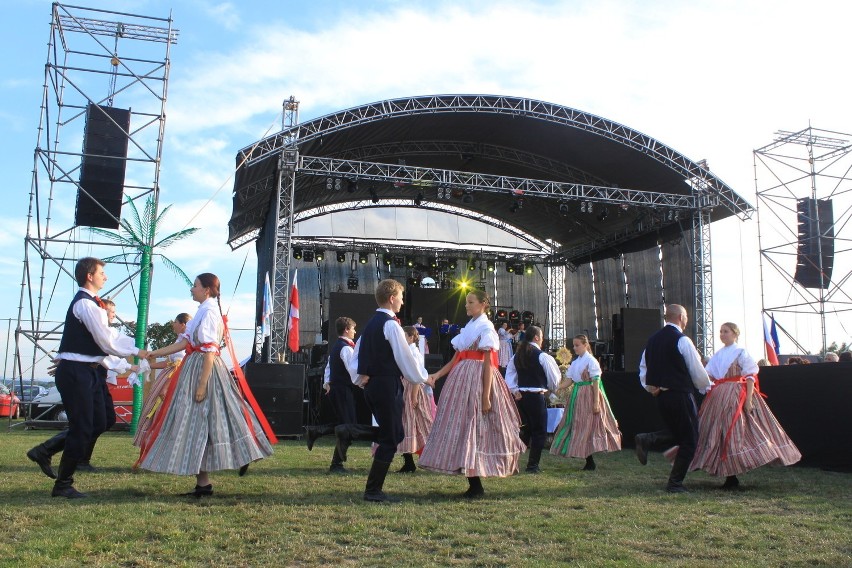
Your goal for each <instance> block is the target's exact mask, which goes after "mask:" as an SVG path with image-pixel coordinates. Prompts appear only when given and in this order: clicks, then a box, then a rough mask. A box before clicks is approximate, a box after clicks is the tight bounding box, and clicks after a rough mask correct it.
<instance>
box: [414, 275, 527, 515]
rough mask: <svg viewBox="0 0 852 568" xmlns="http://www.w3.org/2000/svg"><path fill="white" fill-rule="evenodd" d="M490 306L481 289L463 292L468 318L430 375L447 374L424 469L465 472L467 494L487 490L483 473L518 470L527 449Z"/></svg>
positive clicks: (493, 474) (478, 494) (470, 496)
mask: <svg viewBox="0 0 852 568" xmlns="http://www.w3.org/2000/svg"><path fill="white" fill-rule="evenodd" d="M489 305H490V301H489V299H488V295H487V294H485V292H483V291H481V290H476V291H474V292H471V293H470V294H468V295H467V298H466V301H465V308H466V310H467V315H468V316H470V317H471V320H470V322H468V324H467V325H466V326H465V327H464V328H462V330H461V332H460V333H459V334H458V335H457V336H456V337H454V338H453V341H452V343H453V347H454V348H455V349H456V354H455V356H454V357H453V359H452V360H451V361H450V362H449V363H447V364H446V365H444V366H443V367H442V368H441V370H439V371H438V372H437V373H435V374H434V375H432V376H431V377H430V378H432V379H434V380H437V379H439V378H441V377H443V376H445V375H447V374H449V376H448V377H447V380H446V383H445V384H444V387H443V389H442V390H441V396H440V397H439V398H438V413H437V415H436V416H435V422H434V423H433V424H432V432H431V433H430V434H429V440H428V441H427V442H426V447H425V448H424V449H423V453H422V454H421V455H420V467H422V468H424V469H428V470H432V471H437V472H439V473H447V474H457V475H464V476H465V477H467V480H468V484H469V488H468V490H467V491H466V492H465V493H464V494H463V495H462V496H463V497H465V498H468V499H475V498H478V497H481V496H482V495H484V494H485V491H484V490H483V488H482V481H481V479H480V478H481V477H506V476H509V475H512V474H514V473H516V472H517V471H518V459H519V456H520V454H521V453H522V452H523V451H524V450H525V449H526V446H524V443H523V442H522V441H521V439H520V437H519V436H518V431H519V429H520V422H521V420H520V416H519V415H518V409H517V407H516V406H515V403H514V401H513V400H512V396H511V394H510V393H509V389H508V388H507V387H506V381H504V380H503V377H502V376H501V375H500V372H499V370H498V369H497V350H498V349H499V339H498V337H497V332H496V331H495V330H494V326H493V325H492V324H491V322H490V321H489V320H488V316H487V315H486V313H485V312H486V310H487V309H488V307H489Z"/></svg>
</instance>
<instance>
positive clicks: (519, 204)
mask: <svg viewBox="0 0 852 568" xmlns="http://www.w3.org/2000/svg"><path fill="white" fill-rule="evenodd" d="M523 208H524V198H523V197H516V198H515V202H514V203H512V206H511V207H509V211H511V212H512V213H515V212H517V211H518V209H523Z"/></svg>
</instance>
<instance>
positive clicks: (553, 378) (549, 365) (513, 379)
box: [506, 351, 559, 393]
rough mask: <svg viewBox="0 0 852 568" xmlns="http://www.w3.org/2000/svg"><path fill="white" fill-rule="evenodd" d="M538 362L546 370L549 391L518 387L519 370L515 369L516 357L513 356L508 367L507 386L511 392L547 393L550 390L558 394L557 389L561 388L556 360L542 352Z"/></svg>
mask: <svg viewBox="0 0 852 568" xmlns="http://www.w3.org/2000/svg"><path fill="white" fill-rule="evenodd" d="M538 362H539V363H540V364H541V366H542V367H543V368H544V374H545V376H546V377H547V389H540V388H538V387H518V369H517V368H516V367H515V356H514V355H513V356H512V358H511V359H510V360H509V365H508V366H507V367H506V386H507V387H509V391H510V392H512V393H515V392H518V391H526V392H545V391H548V390H549V391H550V392H556V387H558V386H559V365H557V364H556V359H554V358H553V357H551V356H550V354H549V353H545V352H544V351H542V352H541V353H539V355H538Z"/></svg>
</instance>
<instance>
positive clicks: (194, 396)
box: [138, 272, 272, 498]
mask: <svg viewBox="0 0 852 568" xmlns="http://www.w3.org/2000/svg"><path fill="white" fill-rule="evenodd" d="M190 293H191V294H192V299H193V300H195V301H196V302H198V303H199V304H200V305H199V306H198V311H197V312H196V314H195V317H194V318H192V319H191V320H190V321H189V322H188V323H187V326H186V332H185V333H184V334H183V335H181V337H180V339H179V341H178V342H177V343H175V344H173V345H169V346H167V347H162V348H160V349H157V350H155V351H152V352H151V354H150V355H149V356H150V357H164V356H166V355H170V354H172V353H177V352H178V351H180V350H183V349H186V352H187V355H186V357H185V358H184V360H183V361H182V363H181V365H180V367H179V369H180V370H179V373H178V376H177V377H176V380H173V381H171V385H170V387H169V390H168V392H167V393H166V397H165V399H164V401H163V406H162V407H161V409H160V410H159V411H158V412H157V415H156V417H155V420H154V422H153V423H152V424H151V425H150V426H149V431H148V435H147V438H146V439H144V440H142V455H141V456H140V458H139V462H138V464H139V465H140V467H142V468H143V469H147V470H150V471H156V472H161V473H172V474H175V475H194V476H195V479H196V484H195V488H194V489H193V490H192V491H190V492H188V493H186V494H185V495H191V496H194V497H199V498H200V497H202V496H205V495H212V494H213V485H212V484H211V483H210V477H209V472H211V471H219V470H223V469H239V470H240V474H241V475H242V474H243V473H244V472H245V468H247V467H248V465H249V464H250V463H251V462H253V461H256V460H259V459H263V458H265V457H268V456H270V455H272V445H271V444H270V443H269V440H268V439H267V437H266V435H265V434H264V432H263V430H262V429H261V426H260V423H259V422H258V419H257V416H256V415H255V413H254V411H253V409H252V407H251V405H249V404H248V403H247V402H246V401H245V400H244V399H243V396H242V393H240V391H239V389H238V388H237V384H236V382H235V381H234V379H233V378H232V377H231V373H230V372H229V371H228V368H227V367H226V366H225V363H224V361H222V358H221V356H220V355H219V348H220V346H221V345H222V337H223V334H224V321H223V319H222V308H221V306H220V304H219V278H218V277H217V276H216V275H215V274H211V273H209V272H206V273H203V274H199V275H198V277H197V278H196V279H195V282H194V283H193V285H192V288H191V289H190ZM235 364H236V363H235Z"/></svg>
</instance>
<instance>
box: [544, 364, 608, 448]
mask: <svg viewBox="0 0 852 568" xmlns="http://www.w3.org/2000/svg"><path fill="white" fill-rule="evenodd" d="M595 382H598V383H599V384H598V388H599V389H600V391H601V394H602V395H603V399H604V403H605V404H606V410H607V411H608V412H612V410H611V409H610V406H609V399H608V398H607V396H606V391H605V390H604V386H603V381H601V378H600V377H595V378H593V379H591V380H589V381H579V382H575V383H574V388H573V389H571V398H570V399H568V405H567V406H566V408H565V419H564V420H563V421H562V428H560V430H559V432H557V433H556V435H555V436H554V437H553V444H555V446H556V448H557V449H558V452H559V454H560V455H563V456H564V455H565V453H566V452H567V451H568V444H570V443H571V436H572V435H573V434H574V431H573V430H574V428H573V423H574V405H575V403H576V402H577V392H578V391H579V389H578V388H577V387H586V386H589V385H593V384H595ZM601 411H602V412H603V409H601Z"/></svg>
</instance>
